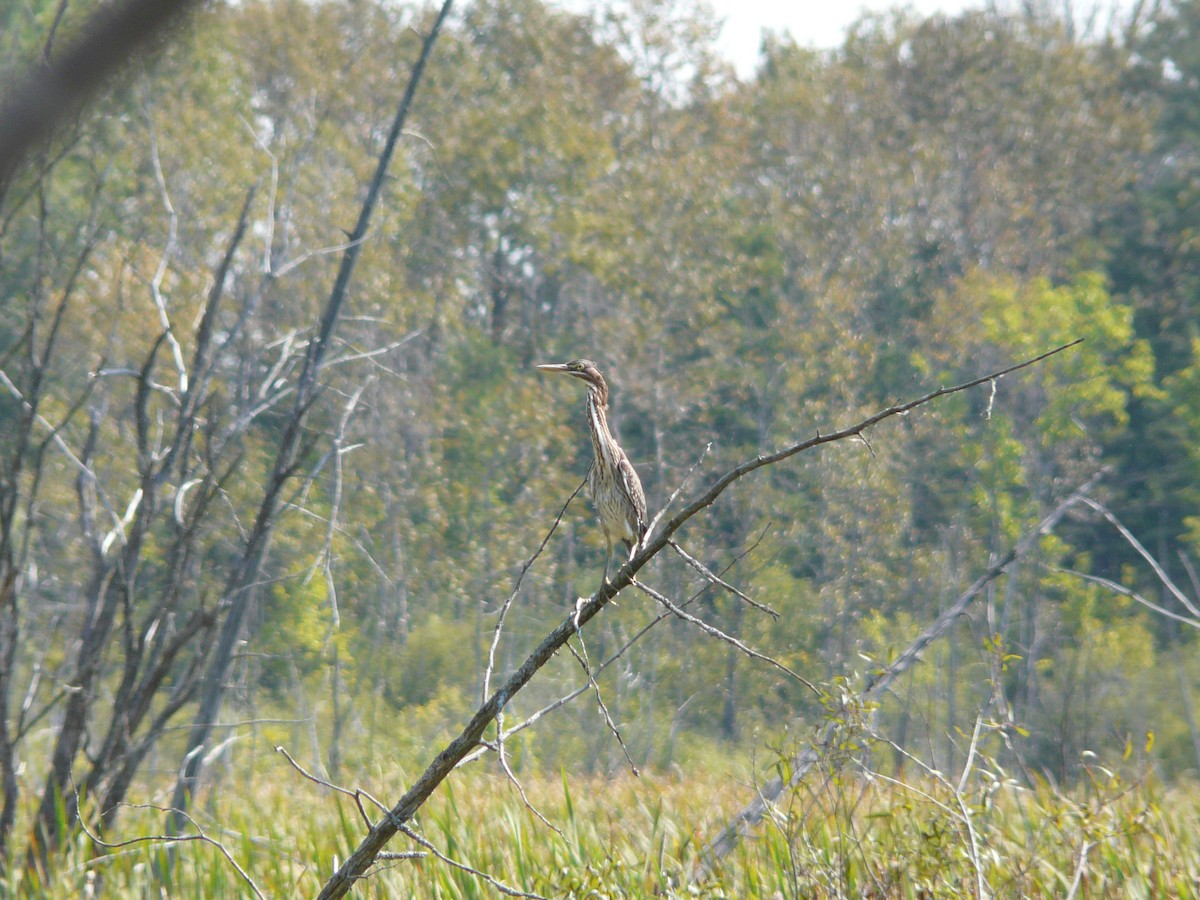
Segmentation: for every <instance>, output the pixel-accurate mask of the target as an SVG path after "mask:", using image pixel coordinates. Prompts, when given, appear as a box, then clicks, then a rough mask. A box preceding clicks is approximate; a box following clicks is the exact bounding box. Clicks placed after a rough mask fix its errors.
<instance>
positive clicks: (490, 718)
mask: <svg viewBox="0 0 1200 900" xmlns="http://www.w3.org/2000/svg"><path fill="white" fill-rule="evenodd" d="M443 9H444V10H445V8H443ZM1079 343H1080V341H1079V340H1075V341H1072V342H1070V343H1068V344H1064V345H1062V346H1061V347H1057V348H1055V349H1054V350H1050V351H1048V352H1046V353H1042V354H1040V355H1038V356H1036V357H1033V358H1032V359H1028V360H1025V361H1024V362H1021V363H1017V364H1015V365H1012V366H1009V367H1008V368H1006V369H1002V370H1000V371H998V372H991V373H989V374H987V375H984V376H981V377H979V378H975V379H972V380H971V381H968V382H964V383H962V384H958V385H955V386H953V387H949V388H938V389H937V390H936V391H933V392H931V393H928V394H926V395H925V396H923V397H919V398H917V399H916V400H910V401H908V402H907V403H902V404H897V405H894V406H890V407H888V408H887V409H884V410H881V411H880V412H877V413H875V414H874V415H871V416H868V417H867V418H866V419H863V420H862V421H860V422H858V423H856V424H854V425H851V426H850V427H848V428H843V429H840V430H837V431H833V432H829V433H828V434H824V435H822V434H818V435H817V436H816V437H814V438H810V439H808V440H805V441H801V442H799V443H796V444H792V445H790V446H788V447H785V448H783V449H782V450H779V451H776V452H774V453H770V454H766V455H760V456H757V457H755V458H754V459H752V460H748V461H747V462H745V463H742V464H741V465H739V466H737V467H735V468H734V469H731V470H730V471H728V472H726V473H725V474H724V475H722V476H721V477H720V478H718V479H717V480H716V481H715V482H713V484H712V485H711V486H710V487H709V488H708V489H707V490H706V491H705V492H704V493H703V494H701V495H700V496H699V497H698V498H696V499H695V500H693V501H692V502H691V503H689V504H688V505H687V506H685V507H684V508H683V509H682V510H680V511H679V512H678V513H676V514H675V516H674V517H672V518H671V519H670V520H669V521H668V522H667V523H666V524H665V525H663V526H662V528H661V530H660V531H659V532H658V533H657V534H655V535H654V536H653V537H647V538H646V539H643V541H642V542H641V543H640V545H639V547H638V548H637V549H636V552H635V553H634V554H633V556H632V557H631V558H630V559H629V561H628V562H626V563H625V564H624V565H622V566H621V568H620V569H619V570H618V571H617V573H616V574H615V576H613V578H612V579H611V580H610V581H609V582H608V583H607V584H602V585H601V586H600V587H599V588H598V589H597V591H596V593H595V594H593V595H592V597H591V598H590V599H589V600H588V601H587V602H586V603H584V604H583V605H582V606H580V607H579V608H578V609H577V610H576V611H575V613H574V614H573V615H568V616H567V618H566V619H565V620H564V621H563V622H561V623H560V624H559V625H558V627H557V628H555V629H554V630H553V631H551V632H550V633H549V634H548V635H546V637H545V638H543V639H542V641H541V643H539V644H538V645H537V647H535V648H534V649H533V651H532V652H531V653H530V654H529V656H528V657H527V658H526V659H525V662H523V663H522V664H521V665H520V666H519V667H518V668H517V669H516V670H515V671H514V672H513V673H512V675H510V676H509V678H508V679H507V680H506V681H505V682H504V683H503V684H502V685H501V686H500V687H499V688H497V689H496V690H495V691H494V692H493V693H492V694H490V695H489V696H488V698H487V700H485V701H484V703H483V704H482V705H481V706H480V707H479V709H477V710H476V711H475V714H474V715H473V716H472V717H471V720H470V721H469V722H468V723H467V724H466V726H465V727H464V728H463V730H462V731H461V732H460V733H459V735H458V737H456V738H454V740H452V741H451V742H450V743H449V744H447V745H446V747H445V748H443V749H442V751H441V752H440V753H438V755H437V756H436V757H434V759H433V760H432V762H430V764H429V766H428V767H427V768H426V769H425V771H424V773H422V775H421V776H420V778H418V779H417V780H416V782H415V783H414V784H413V786H412V787H411V788H409V790H408V791H407V792H406V793H405V794H404V796H402V797H401V798H400V800H399V801H397V803H396V805H395V806H393V807H392V809H391V812H390V814H389V815H388V816H387V817H385V818H384V819H383V821H381V822H379V823H377V824H376V825H375V826H374V827H373V828H372V829H371V830H370V832H369V833H368V834H367V835H366V836H365V837H364V838H363V840H362V842H361V843H360V844H359V846H358V848H357V849H356V850H355V851H354V853H352V854H351V855H350V856H349V857H348V858H347V859H346V861H345V862H344V863H342V865H341V866H340V867H339V868H338V870H337V871H336V872H334V873H333V875H332V876H331V877H330V878H329V880H328V881H327V882H326V883H325V885H324V887H323V888H322V890H321V893H320V894H319V895H318V898H319V900H333V898H337V897H343V896H345V895H346V893H347V892H348V891H349V890H350V889H351V887H353V885H354V884H355V883H356V882H357V881H358V879H359V878H361V877H362V876H363V874H364V873H365V872H366V871H367V869H369V868H370V867H371V865H373V864H374V862H375V860H376V858H377V857H378V855H379V853H380V851H382V850H383V848H384V846H385V845H386V844H387V842H388V841H389V840H391V838H392V837H393V836H394V835H395V834H396V832H397V831H398V830H399V829H400V828H401V827H402V826H403V825H404V823H406V822H408V821H410V820H411V819H412V818H413V816H415V815H416V813H417V811H418V810H419V809H420V808H421V806H423V805H424V803H425V801H426V800H427V799H429V797H430V795H431V794H432V793H433V792H434V791H435V790H437V788H438V787H439V786H440V785H441V783H442V782H443V781H445V779H446V778H447V777H449V775H450V773H451V772H452V771H454V769H455V767H456V766H457V765H458V764H459V763H460V762H461V761H462V760H463V759H464V758H465V757H466V756H467V754H468V753H470V752H471V751H472V750H474V749H475V748H477V747H479V746H480V745H481V743H482V741H483V735H484V732H485V731H486V730H487V729H488V727H490V726H491V724H492V723H493V722H494V721H495V720H496V717H497V715H499V713H500V712H501V711H502V710H503V709H504V707H505V706H506V705H507V704H508V701H509V700H510V699H512V697H514V696H515V695H516V694H517V693H518V692H520V691H521V690H522V689H523V688H524V687H525V686H526V685H527V684H528V683H529V682H530V680H532V678H533V676H534V675H535V674H536V673H537V672H538V670H540V669H541V668H542V667H543V666H544V665H546V663H547V662H549V661H550V659H551V657H553V656H554V654H555V653H557V652H558V651H559V650H560V649H561V648H562V647H563V646H564V645H565V644H566V643H567V641H568V640H569V639H570V637H571V635H573V634H575V633H576V631H577V630H578V629H579V628H581V627H582V626H583V625H585V624H586V623H587V622H588V621H590V620H591V619H592V618H594V617H595V616H596V615H597V614H598V613H599V612H600V610H601V609H603V608H604V607H605V606H606V605H607V604H608V603H609V602H610V601H611V600H612V598H613V597H615V596H616V595H617V594H618V593H619V592H620V591H621V590H623V589H624V588H626V587H628V586H630V585H631V584H634V583H635V582H634V579H635V577H636V575H637V573H638V571H639V570H641V569H642V568H643V567H644V566H645V565H646V563H648V562H649V561H650V560H651V559H653V558H654V557H655V556H656V555H657V554H658V553H659V551H661V550H662V549H663V548H664V547H665V546H667V542H668V541H669V540H670V539H671V537H672V536H673V535H674V534H675V532H676V531H678V530H679V529H680V528H681V527H682V526H683V525H684V523H686V522H687V521H688V520H689V519H691V518H692V517H693V516H695V515H696V514H697V513H699V512H700V511H701V510H703V509H705V508H707V507H708V506H711V505H712V504H713V503H714V502H715V501H716V499H717V498H718V497H719V496H720V495H721V494H722V493H724V491H725V490H726V489H727V488H728V487H729V486H730V485H732V484H733V483H734V482H735V481H738V480H739V479H741V478H743V477H745V476H746V475H749V474H750V473H751V472H753V471H755V470H757V469H761V468H762V467H764V466H769V465H773V464H775V463H778V462H782V461H783V460H785V459H788V458H789V457H792V456H795V455H796V454H797V453H800V452H801V451H804V450H808V449H811V448H814V447H817V446H820V445H821V444H827V443H832V442H833V441H838V440H844V439H846V438H849V437H858V436H860V435H861V434H862V433H863V432H864V431H866V430H867V429H868V428H870V427H872V426H873V425H877V424H878V423H880V422H882V421H884V420H885V419H889V418H891V417H893V416H898V415H901V414H903V413H906V412H909V411H911V410H913V409H916V408H917V407H919V406H922V405H924V404H926V403H929V402H931V401H933V400H935V399H937V398H939V397H945V396H947V395H949V394H954V393H959V392H961V391H965V390H968V389H969V388H972V387H975V386H976V385H980V384H985V383H987V382H989V381H992V380H994V379H997V378H1000V377H1002V376H1004V375H1007V374H1010V373H1012V372H1016V371H1018V370H1020V369H1024V368H1027V367H1029V366H1032V365H1034V364H1035V363H1037V362H1040V361H1041V360H1044V359H1046V358H1047V357H1050V356H1053V355H1054V354H1056V353H1061V352H1062V351H1064V350H1066V349H1068V348H1069V347H1073V346H1075V345H1077V344H1079ZM1077 493H1078V492H1077ZM1076 497H1077V494H1073V495H1072V500H1071V502H1072V503H1073V502H1074V501H1075V498H1076ZM1065 511H1066V506H1065V505H1064V506H1062V507H1060V508H1059V509H1058V510H1056V511H1055V513H1056V514H1055V515H1054V517H1053V522H1057V521H1058V518H1060V517H1061V516H1062V514H1064V513H1065ZM1045 527H1052V523H1049V524H1048V523H1047V522H1045V521H1044V522H1043V523H1042V524H1041V525H1039V528H1038V529H1037V530H1036V533H1034V534H1033V536H1032V537H1029V538H1028V542H1027V543H1026V542H1025V541H1022V542H1021V543H1019V544H1018V547H1017V548H1014V550H1013V551H1010V554H1009V556H1007V557H1006V558H1005V559H1004V560H1003V561H1002V563H1001V564H999V565H998V567H994V568H993V570H990V573H989V575H987V576H984V578H982V579H981V581H980V582H977V584H976V586H973V590H974V591H975V593H978V591H979V590H982V587H983V585H986V584H987V583H988V582H989V581H991V580H992V579H994V578H996V577H998V576H999V574H1000V572H1001V571H1003V568H1004V567H1005V566H1007V565H1008V564H1009V563H1010V562H1012V559H1014V558H1015V554H1016V552H1017V550H1018V549H1021V550H1022V552H1023V551H1024V550H1026V549H1028V546H1032V543H1033V541H1035V540H1036V539H1037V535H1038V534H1040V533H1041V531H1042V529H1043V528H1045ZM974 596H975V594H974V593H971V594H969V595H968V596H967V598H966V600H965V601H962V600H961V599H960V602H961V604H962V608H965V607H966V605H967V604H969V603H970V600H971V599H973V597H974ZM668 602H669V601H668ZM958 606H959V604H955V607H958ZM676 608H677V609H678V607H676ZM960 613H961V609H960V610H959V611H958V612H956V613H955V614H954V615H953V616H952V617H950V618H949V619H948V620H945V621H944V622H943V618H942V617H939V619H938V622H935V623H934V626H931V627H932V628H933V629H935V631H934V633H933V635H932V636H930V637H929V638H928V640H926V641H925V643H923V644H920V647H918V648H917V649H916V650H914V651H913V654H912V656H911V657H908V658H907V659H903V658H902V659H901V660H898V661H897V664H901V663H902V664H903V668H899V669H895V670H894V672H893V674H892V675H890V676H886V675H885V676H884V677H881V679H880V681H879V682H878V683H877V684H876V686H875V687H876V688H877V689H879V690H882V689H883V687H884V686H885V685H886V684H889V683H890V682H891V680H892V678H894V677H895V676H896V675H898V674H899V673H900V672H901V671H903V670H904V668H907V667H908V666H909V665H911V664H912V663H913V661H915V659H916V654H917V653H919V652H920V649H923V648H924V647H925V646H927V645H928V643H929V642H930V641H932V640H933V639H934V638H935V637H937V636H938V635H940V634H941V633H942V632H943V631H944V630H945V629H946V628H949V626H950V624H951V623H952V622H953V620H954V619H955V618H957V616H958V615H959V614H960ZM685 615H686V614H685ZM691 618H694V617H691ZM939 628H940V630H936V629H939ZM797 677H798V676H797ZM782 790H783V788H782V786H780V788H779V792H782ZM758 818H761V812H759V814H758ZM756 821H757V819H756ZM731 827H732V828H733V833H734V834H735V835H736V834H737V833H739V832H738V826H736V825H734V826H731ZM734 841H735V842H736V837H735V838H734ZM731 846H732V845H731Z"/></svg>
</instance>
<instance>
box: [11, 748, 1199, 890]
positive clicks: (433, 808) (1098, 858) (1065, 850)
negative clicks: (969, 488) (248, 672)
mask: <svg viewBox="0 0 1200 900" xmlns="http://www.w3.org/2000/svg"><path fill="white" fill-rule="evenodd" d="M716 768H717V767H715V766H714V767H713V768H712V769H710V770H707V771H700V770H698V771H695V772H693V773H691V774H689V775H686V776H685V775H679V774H675V775H655V774H645V775H643V776H642V777H641V778H635V777H633V776H632V775H630V774H627V773H626V774H620V775H617V776H615V777H612V778H600V777H578V776H567V775H565V774H560V775H558V776H553V777H546V776H542V777H528V778H527V779H525V780H524V781H523V784H524V787H525V790H526V793H527V794H528V797H529V800H530V802H531V803H532V805H533V806H535V807H536V808H537V810H538V811H539V812H540V813H542V814H543V815H544V816H546V818H547V819H549V821H550V822H551V823H553V825H554V826H555V828H557V829H558V832H557V833H556V831H554V830H552V829H550V828H547V827H546V825H544V824H543V823H542V822H541V821H540V820H539V819H538V818H537V817H536V816H534V815H533V814H532V813H531V812H530V811H529V810H528V809H527V808H526V807H525V806H524V805H523V803H522V801H521V798H520V795H519V793H518V792H517V791H516V789H515V788H514V787H513V786H512V784H511V783H510V782H508V781H507V780H506V779H505V778H504V776H503V775H496V774H495V773H494V772H491V771H485V770H483V769H475V770H472V771H464V772H460V773H459V774H458V776H456V777H455V778H454V779H452V782H451V783H450V786H449V789H448V790H445V791H443V792H441V793H439V794H438V795H436V796H435V798H434V799H433V801H432V802H431V803H430V804H429V805H428V807H427V808H426V809H425V810H424V811H423V813H422V815H421V816H420V818H419V819H418V822H417V825H418V827H419V829H420V833H421V834H422V835H423V836H424V837H425V838H426V839H427V840H428V841H430V842H432V844H433V845H434V846H435V847H437V848H438V850H439V851H440V852H441V853H443V854H445V855H446V856H449V857H451V858H453V859H455V860H457V861H458V862H461V863H463V864H464V865H466V866H469V867H471V868H473V869H476V870H478V871H481V872H486V873H488V874H489V875H490V876H492V877H493V878H494V879H496V880H497V881H498V882H500V883H502V884H504V885H506V886H509V887H512V888H514V889H517V890H520V891H526V892H531V893H535V894H541V895H544V896H549V897H596V898H601V897H647V896H667V897H695V896H703V897H770V898H801V897H922V898H925V897H963V896H976V895H977V894H978V885H979V884H980V882H982V884H983V885H984V890H985V892H987V893H988V894H990V895H994V896H998V897H1015V896H1021V897H1064V896H1071V895H1072V894H1073V895H1074V896H1078V897H1085V896H1086V897H1148V898H1149V897H1192V896H1197V894H1198V893H1200V787H1197V786H1196V785H1193V784H1180V785H1177V786H1174V787H1171V788H1169V789H1167V788H1161V787H1159V786H1157V785H1156V784H1155V783H1154V782H1153V781H1151V780H1149V779H1140V780H1135V781H1132V782H1125V781H1123V780H1122V779H1121V777H1120V776H1118V775H1116V774H1114V773H1113V772H1110V771H1107V770H1102V769H1093V770H1089V778H1088V779H1087V781H1086V782H1085V783H1084V784H1083V785H1081V786H1080V787H1078V788H1077V789H1074V790H1072V791H1069V792H1064V791H1060V790H1056V789H1055V788H1053V787H1052V786H1050V785H1048V784H1044V783H1038V784H1037V785H1036V786H1035V787H1032V788H1029V787H1021V786H1018V785H1017V784H1015V783H1013V782H1011V781H1001V780H995V779H989V778H979V779H976V780H975V782H974V784H972V785H970V786H968V787H966V788H965V789H964V790H962V791H961V792H960V791H958V788H957V786H955V785H951V784H950V783H949V782H948V781H946V780H944V779H940V778H937V777H923V778H922V779H920V780H916V779H911V778H908V779H905V782H904V783H902V782H900V781H899V780H892V779H889V778H885V777H881V776H878V775H876V774H875V773H871V772H866V771H859V772H858V773H855V774H850V773H847V772H843V773H841V774H839V775H838V776H837V777H832V776H829V775H827V776H825V777H821V778H817V779H816V780H814V781H812V782H810V783H809V784H806V785H805V786H803V787H801V788H800V789H799V790H797V791H795V792H793V793H792V794H790V795H788V796H787V798H786V802H784V803H781V804H779V805H777V806H776V807H775V808H774V809H773V810H772V814H771V815H770V816H769V817H768V819H767V821H765V822H764V823H762V824H761V825H760V826H759V828H758V829H756V831H755V832H754V833H753V834H752V835H751V836H750V837H749V838H748V839H746V840H744V841H743V842H742V843H741V844H740V845H739V847H738V849H737V850H736V851H735V852H734V853H733V854H731V855H730V856H729V857H727V858H726V859H725V860H723V861H722V863H721V865H720V867H719V868H717V869H716V870H715V871H714V872H712V873H711V874H709V875H708V876H706V877H705V878H704V879H703V880H700V881H696V880H694V879H693V877H692V876H693V873H694V872H695V871H696V865H697V862H698V860H699V858H700V855H701V853H702V850H703V848H704V846H705V844H706V843H707V842H708V841H709V840H710V839H711V838H712V837H713V836H715V834H716V833H717V832H718V831H719V829H720V828H721V827H722V826H723V825H724V823H725V822H726V821H727V820H728V818H729V817H730V816H731V815H732V814H733V813H734V812H735V811H736V810H737V809H738V808H740V807H741V806H742V805H743V804H744V803H745V802H746V800H747V799H748V798H749V797H750V796H751V791H752V789H753V788H752V787H751V786H749V785H747V784H745V783H739V782H738V781H737V780H735V778H734V776H733V775H732V774H731V773H730V772H729V771H723V772H718V771H715V769H716ZM402 783H403V779H402V778H400V777H399V776H397V777H396V778H395V779H394V780H392V779H389V780H387V782H386V786H385V787H380V786H379V785H371V786H367V785H363V786H364V787H369V789H370V790H371V791H372V793H374V794H375V795H376V796H378V797H380V799H384V798H386V797H389V796H390V795H391V792H393V791H398V789H399V786H400V784H402ZM164 818H165V816H164V814H163V813H162V812H161V811H159V810H156V809H153V808H148V807H130V808H128V809H124V810H122V811H121V815H120V817H119V819H118V825H117V829H116V831H118V832H119V834H112V833H110V834H109V835H108V836H107V837H108V840H110V841H111V842H114V843H115V842H118V841H126V840H129V839H131V838H134V837H137V836H139V835H155V834H160V833H161V832H162V828H163V821H164ZM196 822H197V825H198V827H200V828H202V829H203V830H204V833H205V834H206V835H207V836H208V837H210V838H212V839H213V840H215V841H220V842H221V844H222V846H223V847H224V848H225V850H226V851H228V853H229V854H230V856H232V857H233V858H234V859H235V860H236V861H237V862H238V864H239V865H240V866H241V867H242V868H243V869H244V870H245V872H246V873H248V875H249V876H250V878H252V879H253V881H254V882H255V884H256V885H257V887H258V888H259V889H260V890H261V891H262V893H263V894H264V895H266V896H270V897H301V896H310V895H314V894H315V893H316V892H317V891H318V890H319V888H320V885H321V884H322V883H323V881H324V879H325V878H326V877H327V876H328V874H329V873H330V871H331V870H332V868H333V866H334V864H335V862H334V860H335V858H337V859H342V858H344V857H345V855H346V854H347V853H349V852H350V851H351V850H352V849H353V848H354V846H356V845H357V843H358V841H359V840H360V838H361V835H362V833H363V828H364V826H363V823H362V820H361V816H360V814H359V812H358V810H357V808H356V807H355V804H354V802H353V801H352V800H350V799H349V798H347V797H344V796H339V795H336V794H333V793H331V792H329V791H327V790H326V789H323V788H321V787H320V786H319V785H316V784H314V783H312V782H309V781H306V780H304V779H303V778H302V777H300V776H299V775H298V774H297V773H295V772H294V771H293V770H291V769H289V768H286V767H280V768H277V769H273V770H271V772H270V773H269V774H262V775H260V776H259V777H257V778H256V779H255V780H254V781H253V782H252V783H251V784H250V785H249V786H247V785H243V786H240V787H236V788H235V787H234V786H232V785H229V786H225V785H221V784H218V785H216V786H214V787H212V788H210V789H209V791H208V794H207V795H206V796H205V797H204V798H203V799H202V802H201V803H200V804H199V805H198V806H197V809H196ZM972 836H973V839H972ZM421 849H422V848H420V847H418V846H416V845H415V844H413V843H412V842H411V841H404V842H402V841H399V840H397V841H393V844H392V846H390V847H389V850H390V851H393V852H401V851H409V850H421ZM167 853H168V851H167V848H166V846H165V845H164V844H163V843H162V842H160V841H146V842H140V843H135V844H131V845H128V846H123V847H119V848H114V849H112V850H110V851H108V852H107V853H103V854H100V853H97V852H96V851H95V850H94V849H93V848H92V847H91V846H90V842H89V840H88V838H87V837H86V836H80V837H79V838H78V839H77V840H76V841H75V842H74V843H73V844H72V845H71V847H70V848H69V849H68V851H67V855H66V859H65V860H64V863H63V865H62V867H61V869H60V874H59V876H58V878H57V880H56V883H55V886H54V887H53V888H52V889H49V890H47V891H39V892H38V894H37V895H38V896H47V897H53V898H57V897H63V898H66V897H71V898H74V897H85V896H110V897H122V898H124V897H135V898H150V897H189V898H192V897H204V898H211V900H219V898H241V897H247V896H252V893H253V892H252V889H251V888H250V886H249V885H248V884H247V882H246V881H245V880H243V879H242V878H241V877H240V876H239V874H238V873H237V871H236V870H235V869H234V867H233V866H232V865H231V864H230V862H229V861H228V860H227V859H226V858H225V857H224V856H223V855H222V853H221V852H220V851H219V849H217V848H216V847H215V846H213V845H211V844H206V843H202V842H192V843H188V844H182V845H178V846H177V847H176V848H175V853H174V856H175V861H174V865H173V866H172V865H170V864H169V861H168V857H167ZM4 894H5V895H6V896H21V893H20V892H19V891H17V890H15V889H14V888H12V887H11V886H9V887H6V889H5V891H4ZM358 896H361V897H380V898H383V897H388V898H391V897H430V898H441V897H445V898H472V897H480V898H483V897H495V896H499V891H498V889H497V888H496V887H495V886H494V885H492V884H489V883H488V882H486V881H484V880H482V879H481V878H480V877H478V876H477V875H475V874H472V873H471V872H469V871H466V870H465V869H461V868H455V867H453V866H451V865H448V864H446V863H444V862H442V861H440V860H438V859H435V858H433V857H430V856H426V857H425V858H423V859H391V860H384V861H382V862H381V863H380V865H378V866H377V867H376V868H375V869H374V870H373V873H372V875H371V876H370V878H368V879H366V880H365V881H364V882H363V884H362V886H361V887H360V889H359V891H358Z"/></svg>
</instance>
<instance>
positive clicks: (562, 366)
mask: <svg viewBox="0 0 1200 900" xmlns="http://www.w3.org/2000/svg"><path fill="white" fill-rule="evenodd" d="M537 368H539V369H541V370H542V371H543V372H561V373H563V374H564V375H572V376H574V377H575V378H578V379H579V380H580V381H583V382H586V383H587V384H588V385H589V386H590V387H595V388H597V389H598V390H601V391H604V392H605V393H607V385H605V383H604V376H603V375H601V374H600V370H599V369H598V368H597V367H596V364H595V363H594V362H592V361H591V360H590V359H573V360H571V361H570V362H565V363H546V364H544V365H540V366H538V367H537Z"/></svg>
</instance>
